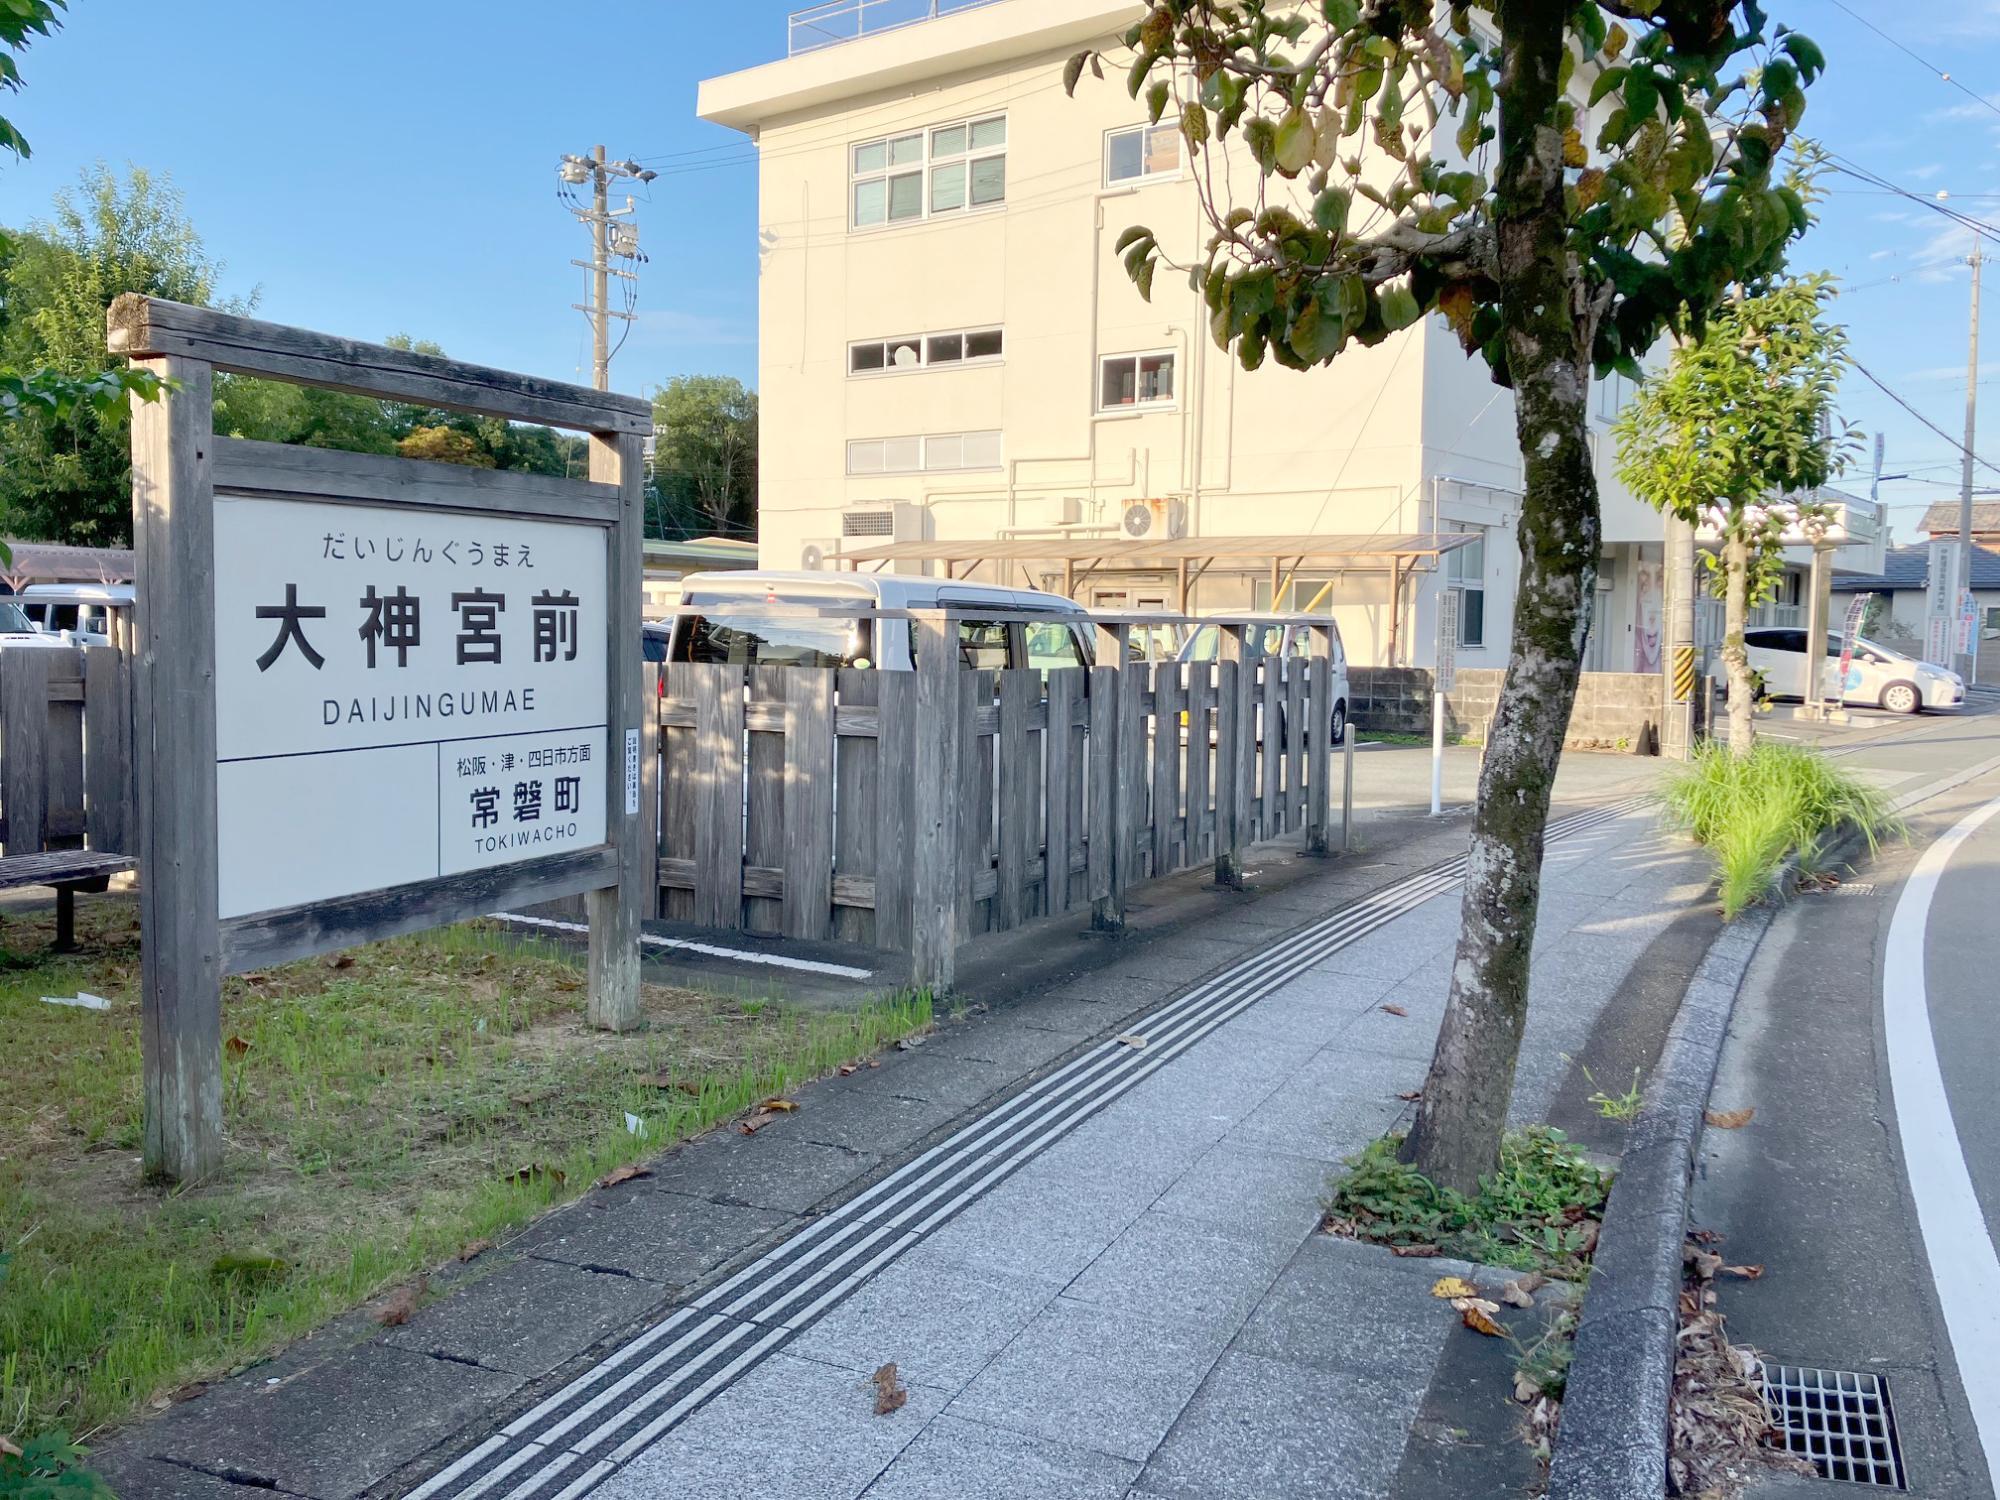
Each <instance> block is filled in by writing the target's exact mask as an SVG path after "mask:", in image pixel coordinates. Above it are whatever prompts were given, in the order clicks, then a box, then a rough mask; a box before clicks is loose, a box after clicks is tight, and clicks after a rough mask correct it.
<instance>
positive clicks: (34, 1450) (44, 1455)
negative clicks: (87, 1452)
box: [0, 1432, 112, 1500]
mask: <svg viewBox="0 0 2000 1500" xmlns="http://www.w3.org/2000/svg"><path fill="white" fill-rule="evenodd" d="M83 1456H84V1455H83V1450H82V1449H81V1448H79V1447H77V1446H76V1444H74V1443H72V1442H71V1441H70V1440H69V1434H68V1433H67V1432H45V1433H43V1434H42V1435H41V1436H40V1437H38V1438H30V1439H29V1440H28V1441H27V1442H26V1443H24V1444H23V1445H22V1446H21V1448H20V1450H19V1451H18V1452H16V1451H14V1450H13V1449H12V1447H11V1446H10V1445H8V1444H5V1443H0V1500H112V1495H111V1486H109V1485H108V1484H106V1483H105V1482H104V1481H103V1480H102V1479H100V1478H98V1477H97V1475H95V1474H93V1473H91V1472H90V1470H89V1469H88V1468H86V1467H85V1466H84V1462H83Z"/></svg>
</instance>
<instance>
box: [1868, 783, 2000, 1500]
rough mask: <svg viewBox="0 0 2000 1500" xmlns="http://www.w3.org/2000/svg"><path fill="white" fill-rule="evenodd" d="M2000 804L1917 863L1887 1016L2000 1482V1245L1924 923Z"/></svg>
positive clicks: (1956, 1325)
mask: <svg viewBox="0 0 2000 1500" xmlns="http://www.w3.org/2000/svg"><path fill="white" fill-rule="evenodd" d="M1996 814H2000V798H1995V799H1994V800H1993V801H1991V802H1989V803H1987V804H1986V805H1985V806H1984V807H1982V808H1979V809H1978V810H1976V811H1975V812H1972V813H1970V814H1968V815H1967V816H1966V817H1965V818H1964V819H1963V820H1961V821H1960V822H1959V824H1958V826H1957V827H1955V828H1953V829H1952V830H1951V832H1949V833H1947V834H1946V835H1945V836H1944V837H1943V838H1941V839H1939V840H1938V841H1937V842H1936V843H1934V844H1932V845H1931V846H1930V848H1928V849H1926V850H1925V851H1924V854H1923V857H1922V858H1921V859H1919V860H1918V861H1917V865H1916V868H1915V869H1914V870H1912V871H1911V872H1910V878H1909V880H1908V881H1907V882H1906V883H1905V884H1904V886H1903V894H1902V896H1901V897H1900V898H1899V899H1898V900H1897V902H1896V913H1895V915H1894V916H1893V917H1892V918H1891V919H1890V922H1889V940H1888V944H1887V947H1886V950H1885V952H1884V954H1883V959H1882V971H1883V972H1882V1025H1883V1030H1884V1032H1885V1033H1886V1034H1887V1038H1888V1049H1889V1082H1890V1087H1891V1089H1892V1091H1893V1094H1894V1098H1895V1106H1896V1128H1897V1130H1898V1131H1899V1132H1900V1133H1901V1135H1902V1142H1903V1166H1904V1170H1905V1171H1906V1172H1907V1173H1908V1174H1909V1181H1910V1195H1911V1197H1913V1198H1914V1199H1916V1204H1917V1223H1918V1226H1919V1227H1920V1228H1921V1230H1922V1232H1923V1238H1924V1251H1925V1254H1926V1255H1927V1256H1928V1257H1929V1259H1930V1263H1931V1280H1932V1282H1933V1283H1935V1285H1936V1286H1937V1294H1938V1305H1939V1306H1940V1307H1941V1308H1942V1309H1943V1311H1944V1321H1945V1330H1946V1333H1947V1334H1948V1336H1949V1337H1950V1339H1951V1351H1952V1355H1953V1357H1954V1358H1955V1359H1956V1360H1957V1361H1958V1377H1959V1380H1960V1381H1961V1382H1962V1383H1963V1385H1964V1387H1965V1399H1966V1404H1967V1405H1968V1406H1970V1407H1971V1408H1972V1420H1973V1422H1974V1424H1975V1425H1976V1426H1977V1427H1978V1429H1979V1441H1980V1446H1981V1447H1983V1448H1984V1449H1985V1450H1986V1472H1987V1476H1988V1478H1989V1480H1990V1481H1991V1483H1992V1485H1993V1488H1994V1490H1995V1491H1996V1492H2000V1255H1996V1254H1995V1252H1994V1248H1993V1237H1992V1235H1991V1234H1990V1233H1989V1232H1988V1227H1987V1224H1986V1217H1985V1215H1984V1214H1983V1213H1982V1212H1981V1211H1980V1207H1979V1199H1978V1197H1977V1196H1976V1195H1975V1194H1974V1192H1973V1189H1972V1174H1971V1173H1970V1172H1969V1171H1968V1170H1967V1169H1966V1165H1965V1148H1964V1146H1963V1145H1962V1144H1961V1142H1960V1140H1959V1136H1958V1129H1957V1126H1956V1125H1955V1124H1954V1123H1953V1121H1952V1116H1951V1101H1950V1099H1949V1098H1947V1097H1946V1095H1945V1091H1944V1074H1943V1071H1942V1070H1941V1069H1940V1068H1939V1066H1938V1056H1937V1039H1936V1038H1935V1037H1934V1036H1933V1035H1932V1032H1931V1014H1930V996H1929V993H1928V990H1927V989H1926V986H1925V983H1924V933H1925V930H1926V929H1927V928H1928V926H1929V925H1930V914H1931V902H1932V900H1933V899H1934V898H1935V897H1936V895H1937V888H1938V883H1939V880H1940V878H1941V877H1942V876H1943V874H1944V871H1945V866H1946V865H1947V864H1948V863H1949V862H1950V860H1951V857H1952V855H1953V854H1954V853H1956V852H1957V850H1958V847H1959V846H1960V845H1961V844H1963V843H1964V842H1965V841H1966V840H1967V839H1968V838H1970V837H1971V836H1972V835H1973V833H1974V832H1975V831H1976V830H1977V829H1979V828H1980V826H1981V825H1983V824H1984V823H1986V822H1987V821H1988V820H1989V819H1991V818H1992V817H1994V816H1995V815H1996Z"/></svg>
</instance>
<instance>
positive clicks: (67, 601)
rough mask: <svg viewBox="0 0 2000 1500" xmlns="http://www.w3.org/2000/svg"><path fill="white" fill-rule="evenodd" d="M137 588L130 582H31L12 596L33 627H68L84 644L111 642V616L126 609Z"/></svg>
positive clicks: (54, 632)
mask: <svg viewBox="0 0 2000 1500" xmlns="http://www.w3.org/2000/svg"><path fill="white" fill-rule="evenodd" d="M136 597H137V591H136V590H135V589H134V588H133V586H132V585H131V584H129V583H31V584H29V585H28V586H27V587H26V588H24V589H22V590H21V592H20V593H19V594H18V595H16V596H15V599H14V602H15V603H16V604H18V605H20V607H21V610H22V612H23V613H25V614H26V615H27V617H28V619H29V620H30V621H32V622H33V624H34V627H35V629H37V630H41V631H46V632H48V633H49V634H50V635H60V634H62V633H63V632H64V631H68V632H69V633H70V634H71V635H74V636H75V637H76V638H77V640H78V641H79V642H80V643H81V644H83V645H86V646H106V645H109V644H110V643H111V635H112V620H113V618H114V617H115V616H116V614H117V613H118V612H119V611H121V610H123V611H125V612H127V613H129V612H130V611H131V609H132V605H133V601H134V600H135V598H136Z"/></svg>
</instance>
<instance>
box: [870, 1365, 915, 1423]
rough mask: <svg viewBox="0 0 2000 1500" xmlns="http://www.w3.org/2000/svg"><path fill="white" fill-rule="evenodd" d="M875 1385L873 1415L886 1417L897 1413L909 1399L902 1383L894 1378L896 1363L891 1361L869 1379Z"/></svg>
mask: <svg viewBox="0 0 2000 1500" xmlns="http://www.w3.org/2000/svg"><path fill="white" fill-rule="evenodd" d="M869 1378H870V1379H871V1380H873V1381H874V1383H875V1415H876V1416H878V1417H886V1416H888V1415H889V1413H890V1412H892V1411H898V1410H900V1409H901V1408H902V1406H903V1404H904V1403H905V1402H906V1401H908V1400H909V1399H910V1393H909V1391H907V1390H906V1389H904V1387H903V1382H902V1381H900V1380H898V1379H897V1378H896V1362H895V1361H894V1360H893V1359H892V1360H890V1361H889V1363H887V1364H886V1365H884V1366H882V1368H881V1369H879V1370H877V1371H876V1372H875V1373H874V1374H873V1375H872V1376H870V1377H869Z"/></svg>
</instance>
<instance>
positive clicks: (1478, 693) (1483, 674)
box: [1347, 667, 1660, 754]
mask: <svg viewBox="0 0 2000 1500" xmlns="http://www.w3.org/2000/svg"><path fill="white" fill-rule="evenodd" d="M1501 675H1502V674H1501V672H1500V669H1499V668H1497V667H1479V668H1471V667H1461V668H1460V669H1459V673H1458V682H1457V685H1456V686H1455V687H1454V688H1453V689H1452V691H1451V694H1450V695H1449V697H1447V698H1446V700H1445V730H1446V732H1447V733H1449V734H1453V735H1462V736H1465V737H1467V738H1470V739H1480V738H1483V737H1484V735H1485V733H1486V721H1487V720H1488V719H1490V718H1491V717H1492V716H1493V709H1494V705H1495V704H1496V702H1497V701H1498V699H1499V696H1500V678H1501ZM1347 676H1348V684H1349V692H1350V694H1351V695H1352V699H1353V701H1352V702H1351V703H1350V704H1349V705H1348V717H1349V718H1350V719H1352V720H1353V722H1354V723H1355V724H1356V725H1358V726H1359V727H1360V728H1361V729H1363V730H1379V731H1384V732H1388V733H1392V734H1428V733H1430V728H1431V672H1430V668H1428V667H1349V668H1348V670H1347ZM1659 735H1660V679H1659V677H1658V676H1657V675H1656V674H1654V673H1651V672H1585V673H1584V674H1583V677H1582V680H1581V681H1580V682H1579V684H1578V685H1577V692H1576V708H1575V710H1574V711H1573V712H1572V713H1571V715H1570V721H1569V737H1568V739H1567V740H1565V741H1564V743H1565V744H1567V745H1568V746H1570V747H1571V748H1573V749H1584V750H1644V751H1646V752H1647V753H1655V754H1656V753H1658V748H1659Z"/></svg>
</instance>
